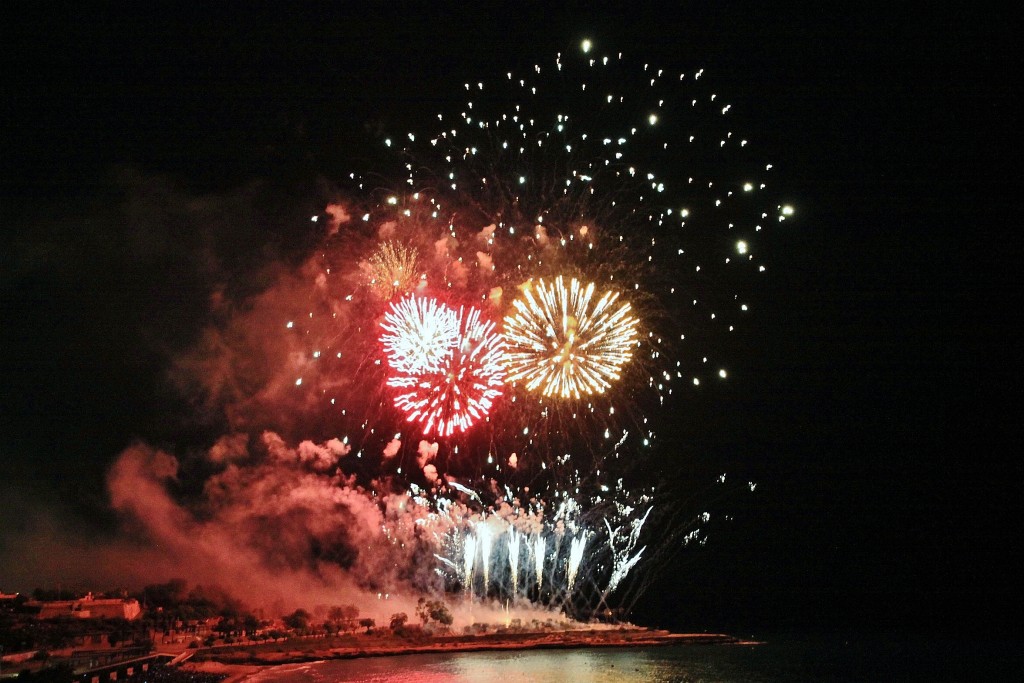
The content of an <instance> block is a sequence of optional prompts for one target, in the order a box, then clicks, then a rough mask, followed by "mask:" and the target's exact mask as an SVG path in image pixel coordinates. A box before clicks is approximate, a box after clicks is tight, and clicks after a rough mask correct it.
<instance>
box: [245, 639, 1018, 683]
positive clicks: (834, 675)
mask: <svg viewBox="0 0 1024 683" xmlns="http://www.w3.org/2000/svg"><path fill="white" fill-rule="evenodd" d="M1022 664H1024V662H1022V655H1021V649H1020V648H1019V647H1018V646H1017V644H1016V643H1015V642H1010V641H1008V640H999V641H985V642H981V643H978V642H975V643H965V642H963V641H956V642H937V641H935V640H930V639H919V640H908V639H906V638H900V637H891V636H890V637H872V638H869V639H864V640H849V639H835V638H814V639H810V638H804V639H795V638H790V639H778V640H769V641H768V642H767V643H766V644H763V645H755V646H749V645H679V646H667V647H650V648H594V649H577V650H521V651H507V652H466V653H454V654H432V655H407V656H398V657H375V658H367V659H348V660H331V661H326V662H314V663H308V664H289V665H285V666H278V667H273V668H270V669H266V670H264V671H261V672H260V673H258V674H256V675H255V676H254V677H252V678H250V679H247V683H333V682H334V681H366V682H373V683H399V682H401V683H442V682H444V683H476V682H478V681H486V682H488V683H491V682H493V683H564V682H566V681H571V682H573V683H576V682H579V683H611V682H620V681H621V682H625V683H632V682H636V683H639V682H641V681H642V682H644V683H648V682H654V683H669V682H671V683H684V682H692V683H696V682H698V681H700V682H702V683H711V682H716V681H717V682H720V683H735V682H737V681H746V682H752V683H758V682H768V681H774V682H780V683H793V682H796V681H904V680H922V679H931V680H943V681H945V680H997V679H998V680H1004V678H1003V676H1002V673H1003V672H1008V671H1016V672H1017V673H1019V672H1020V671H1021V670H1022V668H1021V665H1022Z"/></svg>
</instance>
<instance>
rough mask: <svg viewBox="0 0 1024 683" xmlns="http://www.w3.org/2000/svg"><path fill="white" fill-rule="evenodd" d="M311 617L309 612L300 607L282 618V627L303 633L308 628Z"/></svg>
mask: <svg viewBox="0 0 1024 683" xmlns="http://www.w3.org/2000/svg"><path fill="white" fill-rule="evenodd" d="M311 618H312V617H311V616H310V614H309V612H307V611H306V610H304V609H302V608H301V607H300V608H299V609H297V610H295V611H294V612H292V613H291V614H289V615H288V616H286V617H284V625H285V626H287V627H288V628H291V629H295V630H296V631H305V630H306V629H307V628H309V620H310V619H311Z"/></svg>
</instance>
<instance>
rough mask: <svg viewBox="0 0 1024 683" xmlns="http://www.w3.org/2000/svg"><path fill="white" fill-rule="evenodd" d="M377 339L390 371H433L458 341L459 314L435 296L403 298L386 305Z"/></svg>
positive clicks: (416, 372)
mask: <svg viewBox="0 0 1024 683" xmlns="http://www.w3.org/2000/svg"><path fill="white" fill-rule="evenodd" d="M381 328H383V330H384V334H382V335H381V338H380V341H381V344H383V346H384V351H385V353H386V354H387V358H388V365H389V366H390V367H391V369H392V370H394V371H396V372H400V373H405V374H407V375H416V374H419V373H423V372H437V371H438V368H439V367H440V366H441V364H442V363H444V360H445V357H446V356H447V355H448V354H449V352H450V350H451V348H452V347H453V346H455V345H456V344H457V343H458V341H459V316H458V314H457V313H456V312H455V311H453V310H452V309H450V308H448V307H447V306H445V305H443V304H439V303H438V302H437V301H436V300H435V299H428V298H416V297H413V296H409V297H406V298H405V299H402V300H401V301H399V302H397V303H394V304H392V305H391V306H390V308H389V310H388V312H387V313H386V314H385V315H384V321H383V322H382V323H381Z"/></svg>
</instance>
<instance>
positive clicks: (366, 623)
mask: <svg viewBox="0 0 1024 683" xmlns="http://www.w3.org/2000/svg"><path fill="white" fill-rule="evenodd" d="M359 625H360V626H362V627H363V628H365V629H366V632H367V633H369V632H370V629H372V628H373V627H374V626H376V625H377V622H376V621H374V620H373V619H369V618H366V619H360V620H359Z"/></svg>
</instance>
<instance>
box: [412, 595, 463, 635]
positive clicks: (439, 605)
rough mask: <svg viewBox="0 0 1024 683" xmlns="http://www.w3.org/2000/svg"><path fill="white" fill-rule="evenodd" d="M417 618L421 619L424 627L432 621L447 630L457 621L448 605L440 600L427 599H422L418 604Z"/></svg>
mask: <svg viewBox="0 0 1024 683" xmlns="http://www.w3.org/2000/svg"><path fill="white" fill-rule="evenodd" d="M416 616H418V617H419V618H420V622H421V623H422V624H423V625H424V626H426V625H427V624H428V623H430V622H431V621H436V622H437V623H438V624H440V625H441V626H442V627H444V629H447V628H448V627H449V626H451V625H452V622H454V621H455V619H454V618H453V617H452V613H451V611H450V610H449V609H448V605H446V604H444V602H442V601H440V600H427V599H425V598H420V599H419V601H418V602H417V603H416Z"/></svg>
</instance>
